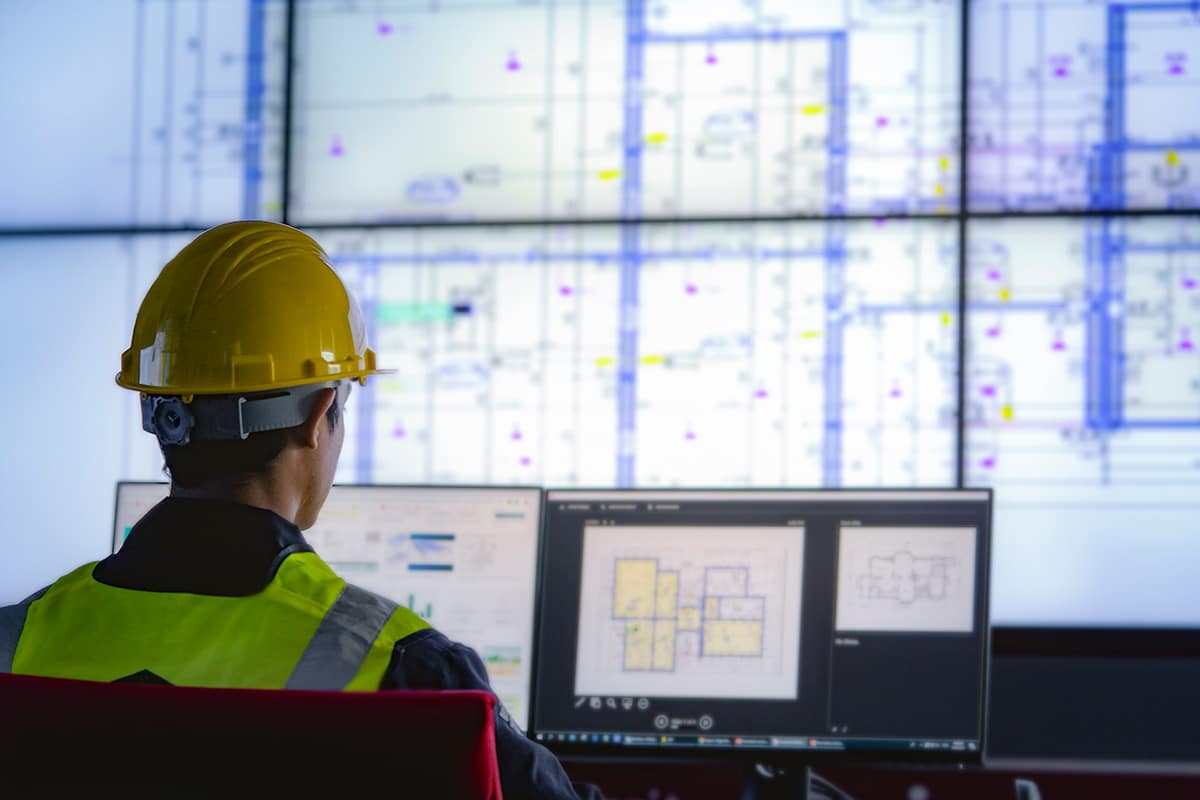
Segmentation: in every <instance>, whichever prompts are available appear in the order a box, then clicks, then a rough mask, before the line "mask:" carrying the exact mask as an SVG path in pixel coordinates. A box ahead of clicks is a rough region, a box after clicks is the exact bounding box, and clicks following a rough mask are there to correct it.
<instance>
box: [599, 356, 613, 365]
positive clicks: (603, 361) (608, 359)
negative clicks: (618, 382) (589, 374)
mask: <svg viewBox="0 0 1200 800" xmlns="http://www.w3.org/2000/svg"><path fill="white" fill-rule="evenodd" d="M615 361H616V359H614V358H613V357H612V356H600V357H599V358H597V359H596V366H597V367H611V366H612V365H613V363H615Z"/></svg>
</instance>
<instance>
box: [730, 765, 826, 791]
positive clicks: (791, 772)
mask: <svg viewBox="0 0 1200 800" xmlns="http://www.w3.org/2000/svg"><path fill="white" fill-rule="evenodd" d="M812 774H813V772H812V767H808V766H803V767H777V766H775V765H773V764H755V765H753V766H752V767H751V768H750V770H749V774H748V775H747V777H746V782H745V789H744V790H743V791H742V798H743V800H809V785H810V783H811V782H812Z"/></svg>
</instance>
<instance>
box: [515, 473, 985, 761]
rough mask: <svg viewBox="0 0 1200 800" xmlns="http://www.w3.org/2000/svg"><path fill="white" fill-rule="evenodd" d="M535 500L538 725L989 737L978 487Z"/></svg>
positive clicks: (796, 751) (677, 745)
mask: <svg viewBox="0 0 1200 800" xmlns="http://www.w3.org/2000/svg"><path fill="white" fill-rule="evenodd" d="M544 518H545V526H546V529H545V533H544V535H543V553H542V558H543V561H542V569H543V572H542V576H543V578H542V601H541V615H540V631H539V637H538V654H539V655H538V669H537V677H536V681H535V683H536V686H537V695H536V698H535V703H534V720H533V730H532V732H533V734H534V736H535V737H536V738H537V739H538V740H539V741H542V742H545V743H548V744H550V745H551V746H552V747H555V748H556V749H559V748H561V749H563V750H564V751H566V752H573V751H579V750H582V749H587V750H595V749H597V748H599V749H601V750H604V749H615V748H622V749H623V751H624V752H627V753H628V752H630V750H629V748H652V749H657V750H660V751H661V750H667V749H671V750H675V751H680V750H688V751H691V752H693V753H695V752H697V751H701V750H712V751H720V750H723V751H743V752H746V753H748V754H761V753H762V752H763V751H767V752H770V753H775V754H777V755H778V756H779V757H781V758H782V757H792V758H796V757H807V758H812V759H814V760H837V759H840V758H845V759H848V758H854V757H864V756H865V757H871V756H880V755H886V756H887V757H889V758H895V757H898V756H899V757H903V758H908V757H910V756H911V757H912V758H914V759H917V760H942V759H945V760H966V761H970V760H977V759H978V758H979V756H980V754H981V753H982V750H983V741H982V738H983V730H984V698H985V694H984V689H985V677H986V671H987V668H986V665H987V657H986V656H987V647H988V635H987V633H988V622H987V620H988V616H987V597H988V594H987V585H988V567H987V564H988V550H989V543H990V524H991V493H990V491H988V490H943V491H918V490H913V491H868V490H862V491H744V490H721V491H704V490H697V491H581V490H570V491H568V490H561V491H560V490H550V491H548V492H547V493H546V510H545V514H544ZM801 751H803V752H801Z"/></svg>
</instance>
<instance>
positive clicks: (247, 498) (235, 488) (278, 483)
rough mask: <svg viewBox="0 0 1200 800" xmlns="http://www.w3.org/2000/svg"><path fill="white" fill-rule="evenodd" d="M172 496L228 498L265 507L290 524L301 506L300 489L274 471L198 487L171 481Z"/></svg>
mask: <svg viewBox="0 0 1200 800" xmlns="http://www.w3.org/2000/svg"><path fill="white" fill-rule="evenodd" d="M292 486H294V484H292ZM171 497H183V498H191V499H201V500H205V499H206V500H228V501H230V502H234V503H241V504H242V505H246V506H254V507H255V508H265V509H266V510H267V511H273V512H275V513H276V514H278V515H279V516H281V517H283V518H284V519H286V520H287V521H288V522H291V523H293V524H294V523H295V522H296V513H297V511H298V510H299V508H300V495H299V493H298V492H296V491H295V490H294V489H293V488H291V486H289V485H288V484H287V483H286V482H284V481H282V480H280V478H279V476H277V475H273V474H265V475H261V476H255V477H253V478H250V479H249V480H246V481H243V482H239V483H207V484H202V485H201V486H197V487H183V486H179V485H177V484H175V483H174V482H172V483H171Z"/></svg>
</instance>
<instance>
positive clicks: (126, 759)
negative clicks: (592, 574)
mask: <svg viewBox="0 0 1200 800" xmlns="http://www.w3.org/2000/svg"><path fill="white" fill-rule="evenodd" d="M494 706H495V700H494V698H493V697H492V696H491V695H490V694H488V693H486V692H476V691H445V692H439V691H386V692H315V691H272V690H257V689H207V688H190V687H177V686H154V685H143V684H130V683H95V682H91V681H75V680H61V679H55V678H38V677H31V676H28V675H9V674H0V764H2V765H4V769H3V771H2V774H4V775H5V776H6V780H7V779H8V778H14V779H16V780H19V781H20V782H21V783H36V784H41V785H44V786H53V785H58V784H64V783H66V784H87V785H89V786H97V785H105V784H113V785H115V784H120V785H124V786H129V785H142V786H154V787H156V788H157V789H159V790H161V791H163V792H164V793H166V794H170V793H172V791H173V790H176V791H175V793H179V791H177V790H185V791H186V790H196V789H197V788H198V787H200V786H208V787H222V788H225V789H234V790H236V789H237V788H238V787H239V786H244V785H246V784H248V783H254V784H257V785H264V784H265V785H268V786H272V787H277V788H282V787H285V786H292V787H300V788H304V789H308V790H309V791H310V792H311V791H312V789H313V787H314V786H316V785H322V786H333V787H341V788H343V789H347V788H352V787H353V788H359V787H368V786H369V787H372V788H375V789H379V788H386V787H391V791H390V792H389V793H394V794H395V795H397V796H401V797H420V798H426V797H430V798H455V799H456V800H457V798H472V799H474V798H486V799H487V800H499V798H500V777H499V776H500V773H499V769H498V767H497V764H496V745H495V729H494V727H493V725H494V723H493V717H492V713H493V708H494Z"/></svg>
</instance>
